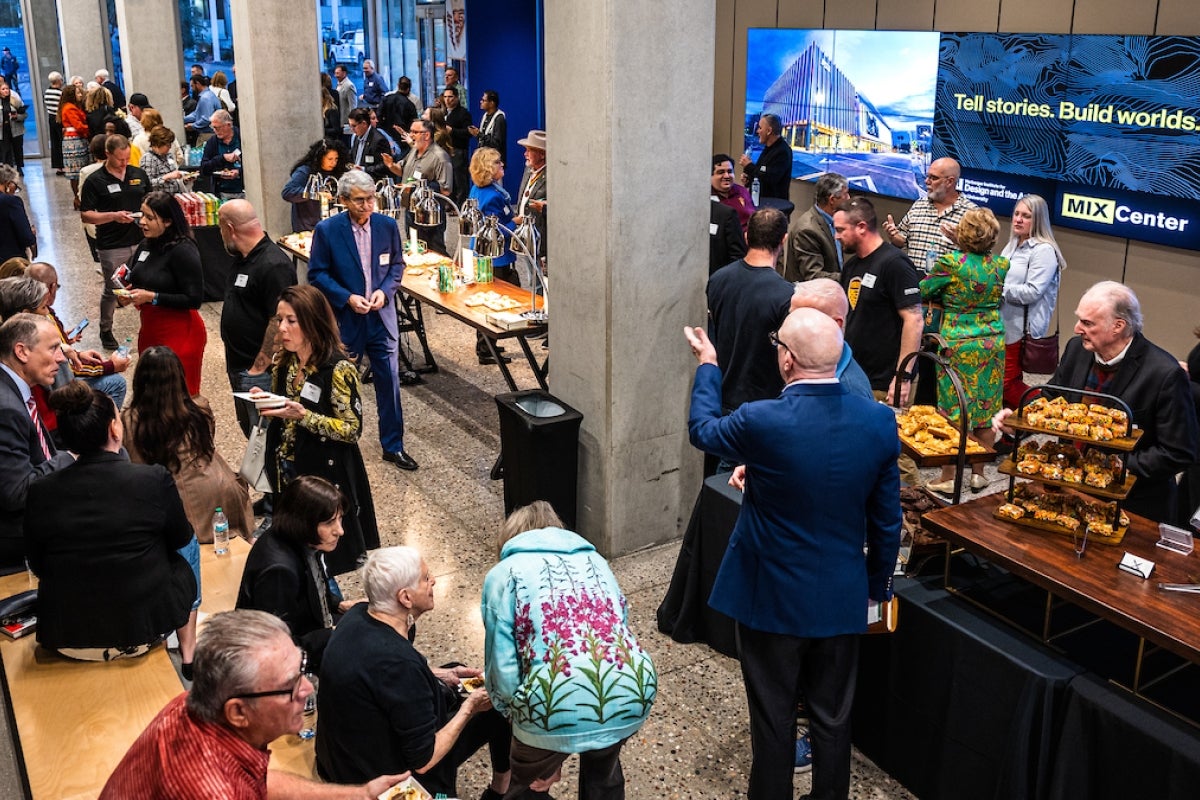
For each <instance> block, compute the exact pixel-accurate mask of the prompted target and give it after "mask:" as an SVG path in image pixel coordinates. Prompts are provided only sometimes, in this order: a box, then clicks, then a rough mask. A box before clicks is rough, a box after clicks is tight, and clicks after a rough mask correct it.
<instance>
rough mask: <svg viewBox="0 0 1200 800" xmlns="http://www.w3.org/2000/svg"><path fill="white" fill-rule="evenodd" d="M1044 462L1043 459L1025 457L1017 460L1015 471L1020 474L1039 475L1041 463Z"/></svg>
mask: <svg viewBox="0 0 1200 800" xmlns="http://www.w3.org/2000/svg"><path fill="white" fill-rule="evenodd" d="M1045 463H1046V462H1045V461H1038V460H1037V459H1033V458H1026V459H1023V460H1021V461H1018V462H1017V472H1019V473H1021V474H1022V475H1040V474H1041V473H1042V465H1043V464H1045Z"/></svg>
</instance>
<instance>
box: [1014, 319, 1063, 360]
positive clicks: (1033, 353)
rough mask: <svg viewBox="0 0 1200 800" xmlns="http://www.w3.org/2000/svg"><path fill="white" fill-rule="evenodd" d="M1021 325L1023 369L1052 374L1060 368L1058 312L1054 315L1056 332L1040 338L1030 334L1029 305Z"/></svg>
mask: <svg viewBox="0 0 1200 800" xmlns="http://www.w3.org/2000/svg"><path fill="white" fill-rule="evenodd" d="M1023 308H1024V309H1025V318H1024V322H1023V323H1022V325H1021V331H1022V334H1021V370H1022V371H1024V372H1032V373H1034V374H1037V375H1052V374H1053V373H1054V370H1056V369H1057V368H1058V323H1059V319H1058V316H1057V314H1058V312H1057V311H1056V312H1055V317H1054V333H1053V335H1051V336H1046V337H1043V338H1041V339H1038V338H1036V337H1034V336H1030V335H1029V306H1023Z"/></svg>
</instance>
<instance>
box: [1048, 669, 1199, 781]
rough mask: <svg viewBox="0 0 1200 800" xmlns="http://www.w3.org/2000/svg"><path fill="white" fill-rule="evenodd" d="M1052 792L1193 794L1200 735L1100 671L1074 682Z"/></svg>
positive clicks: (1197, 771)
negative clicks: (1098, 673) (1110, 680)
mask: <svg viewBox="0 0 1200 800" xmlns="http://www.w3.org/2000/svg"><path fill="white" fill-rule="evenodd" d="M1056 755H1057V757H1056V758H1055V764H1054V774H1053V776H1052V781H1051V786H1050V794H1049V797H1051V798H1053V800H1060V799H1061V800H1076V798H1081V797H1086V798H1088V800H1108V798H1113V800H1127V799H1128V798H1132V797H1138V798H1142V797H1144V798H1151V797H1152V798H1154V800H1185V798H1186V799H1187V800H1190V799H1191V798H1194V797H1196V796H1197V795H1198V794H1200V734H1198V732H1197V731H1196V729H1195V728H1193V727H1191V726H1190V725H1188V724H1186V723H1184V722H1181V721H1179V720H1176V719H1173V718H1171V717H1169V716H1168V715H1167V714H1165V713H1163V712H1160V711H1158V710H1157V709H1154V708H1152V707H1150V706H1148V705H1147V704H1145V703H1143V702H1141V701H1139V700H1137V699H1136V698H1134V697H1132V696H1131V695H1129V694H1128V693H1127V692H1125V691H1123V690H1121V689H1118V688H1116V687H1114V686H1112V685H1111V684H1109V683H1107V682H1105V681H1103V680H1102V679H1100V678H1098V677H1095V676H1093V675H1081V676H1080V677H1078V678H1076V679H1075V680H1073V681H1072V682H1071V685H1070V687H1069V688H1068V690H1067V694H1066V709H1065V711H1064V712H1063V723H1062V734H1061V736H1060V737H1059V749H1058V753H1057V754H1056Z"/></svg>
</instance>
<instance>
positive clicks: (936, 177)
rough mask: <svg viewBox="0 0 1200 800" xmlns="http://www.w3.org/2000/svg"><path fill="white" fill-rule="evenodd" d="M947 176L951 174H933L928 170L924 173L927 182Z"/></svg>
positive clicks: (936, 180) (935, 181)
mask: <svg viewBox="0 0 1200 800" xmlns="http://www.w3.org/2000/svg"><path fill="white" fill-rule="evenodd" d="M949 177H952V176H950V175H934V174H933V173H932V172H930V173H928V174H926V175H925V181H926V182H927V183H937V182H938V181H944V180H945V179H946V178H949Z"/></svg>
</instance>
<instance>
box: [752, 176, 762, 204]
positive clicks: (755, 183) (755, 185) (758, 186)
mask: <svg viewBox="0 0 1200 800" xmlns="http://www.w3.org/2000/svg"><path fill="white" fill-rule="evenodd" d="M761 188H762V185H761V184H760V183H759V182H758V178H755V179H754V180H753V182H751V184H750V199H751V200H752V201H753V202H754V207H755V208H758V192H759V190H760V189H761Z"/></svg>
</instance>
